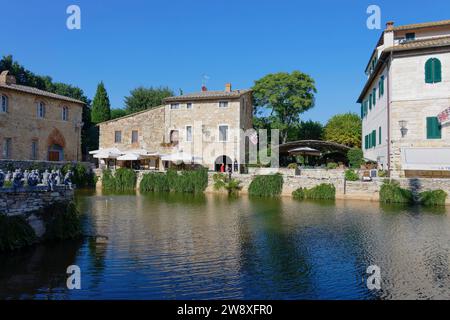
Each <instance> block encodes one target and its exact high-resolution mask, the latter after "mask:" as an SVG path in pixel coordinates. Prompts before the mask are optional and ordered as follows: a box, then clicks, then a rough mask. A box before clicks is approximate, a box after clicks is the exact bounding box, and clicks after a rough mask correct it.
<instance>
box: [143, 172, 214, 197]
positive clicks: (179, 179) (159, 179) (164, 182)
mask: <svg viewBox="0 0 450 320" xmlns="http://www.w3.org/2000/svg"><path fill="white" fill-rule="evenodd" d="M207 186H208V170H207V169H206V168H201V169H196V170H185V171H180V172H178V171H176V170H172V169H171V170H168V171H167V172H165V173H160V172H151V173H147V174H145V175H144V176H143V177H142V180H141V183H140V186H139V189H140V191H141V192H178V193H194V194H198V193H203V192H204V191H205V189H206V187H207Z"/></svg>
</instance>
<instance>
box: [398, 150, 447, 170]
mask: <svg viewBox="0 0 450 320" xmlns="http://www.w3.org/2000/svg"><path fill="white" fill-rule="evenodd" d="M401 156H402V169H403V170H423V171H450V148H402V152H401Z"/></svg>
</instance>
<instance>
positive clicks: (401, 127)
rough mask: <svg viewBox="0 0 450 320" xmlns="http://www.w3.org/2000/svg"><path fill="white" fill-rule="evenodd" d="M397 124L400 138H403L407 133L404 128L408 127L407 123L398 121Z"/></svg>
mask: <svg viewBox="0 0 450 320" xmlns="http://www.w3.org/2000/svg"><path fill="white" fill-rule="evenodd" d="M398 124H399V125H400V132H401V134H402V138H404V137H405V136H406V134H407V133H408V128H406V126H407V125H408V121H405V120H400V121H399V122H398Z"/></svg>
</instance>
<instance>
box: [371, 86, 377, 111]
mask: <svg viewBox="0 0 450 320" xmlns="http://www.w3.org/2000/svg"><path fill="white" fill-rule="evenodd" d="M372 99H373V106H374V107H375V104H376V103H377V89H376V88H373V93H372Z"/></svg>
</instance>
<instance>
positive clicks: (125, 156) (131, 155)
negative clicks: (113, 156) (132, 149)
mask: <svg viewBox="0 0 450 320" xmlns="http://www.w3.org/2000/svg"><path fill="white" fill-rule="evenodd" d="M140 159H141V156H140V155H138V154H136V153H125V154H123V155H121V156H120V157H117V160H119V161H137V160H140Z"/></svg>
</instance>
